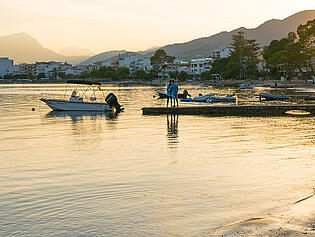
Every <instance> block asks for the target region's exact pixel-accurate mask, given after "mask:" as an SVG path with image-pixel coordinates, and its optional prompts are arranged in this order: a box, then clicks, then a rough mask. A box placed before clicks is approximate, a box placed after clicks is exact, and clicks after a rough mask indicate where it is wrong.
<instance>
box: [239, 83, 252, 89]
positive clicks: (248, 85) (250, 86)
mask: <svg viewBox="0 0 315 237" xmlns="http://www.w3.org/2000/svg"><path fill="white" fill-rule="evenodd" d="M254 87H255V85H251V84H240V85H239V87H238V88H239V89H253V88H254Z"/></svg>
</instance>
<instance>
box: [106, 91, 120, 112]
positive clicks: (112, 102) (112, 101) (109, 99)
mask: <svg viewBox="0 0 315 237" xmlns="http://www.w3.org/2000/svg"><path fill="white" fill-rule="evenodd" d="M105 101H106V103H107V104H108V105H109V106H111V107H114V108H115V109H116V112H121V111H123V108H121V105H120V104H119V103H118V100H117V97H116V96H115V95H114V94H113V93H109V94H108V95H107V96H106V98H105Z"/></svg>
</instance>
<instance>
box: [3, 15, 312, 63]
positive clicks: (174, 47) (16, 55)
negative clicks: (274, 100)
mask: <svg viewBox="0 0 315 237" xmlns="http://www.w3.org/2000/svg"><path fill="white" fill-rule="evenodd" d="M314 18H315V10H307V11H302V12H299V13H296V14H294V15H292V16H289V17H287V18H285V19H283V20H276V19H272V20H268V21H266V22H265V23H263V24H261V25H259V26H258V27H257V28H253V29H246V28H244V27H241V28H237V29H234V30H232V31H229V32H227V31H225V32H221V33H218V34H215V35H212V36H209V37H203V38H197V39H194V40H192V41H188V42H184V43H177V44H169V45H165V46H161V47H160V48H163V49H164V50H165V51H166V52H167V53H168V54H170V55H174V56H176V57H178V58H182V59H185V58H191V57H195V56H197V55H201V56H209V50H214V49H218V48H222V47H226V46H228V45H229V44H230V42H231V37H232V35H233V34H235V33H236V32H237V31H240V30H242V31H244V32H245V33H246V35H247V36H248V37H250V38H255V39H257V41H258V42H259V43H260V45H261V46H264V45H267V44H269V43H270V41H271V40H273V39H280V38H282V37H285V36H286V35H287V33H288V32H290V31H294V30H295V29H296V28H297V26H298V25H299V24H305V23H306V22H307V21H308V20H311V19H314ZM156 48H157V47H152V48H149V49H148V50H146V51H139V53H140V54H142V55H150V54H152V53H153V52H154V49H156ZM126 51H127V50H117V49H112V50H110V51H108V52H106V51H105V52H103V53H100V54H96V55H94V53H93V51H92V50H90V49H84V48H79V47H68V48H65V49H63V50H61V51H60V53H56V52H55V51H53V50H50V49H47V48H45V47H43V46H42V45H41V43H39V42H38V41H37V40H36V39H35V38H33V37H32V36H30V35H29V34H26V33H16V34H11V35H8V36H2V37H0V57H10V58H12V59H14V60H15V63H19V62H20V63H22V62H26V63H32V62H35V61H50V60H57V61H68V62H70V63H73V64H77V63H80V62H83V61H84V60H87V59H88V58H90V57H91V56H92V57H91V58H90V59H88V60H87V61H85V63H84V64H86V63H93V62H97V61H104V60H107V59H109V58H111V57H114V56H116V55H118V54H119V53H123V52H126ZM93 55H94V56H93Z"/></svg>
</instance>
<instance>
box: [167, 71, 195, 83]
mask: <svg viewBox="0 0 315 237" xmlns="http://www.w3.org/2000/svg"><path fill="white" fill-rule="evenodd" d="M169 76H170V77H171V78H173V79H177V80H179V81H186V80H188V79H190V78H191V77H192V76H190V75H188V73H187V72H185V71H181V72H179V71H175V72H170V73H169Z"/></svg>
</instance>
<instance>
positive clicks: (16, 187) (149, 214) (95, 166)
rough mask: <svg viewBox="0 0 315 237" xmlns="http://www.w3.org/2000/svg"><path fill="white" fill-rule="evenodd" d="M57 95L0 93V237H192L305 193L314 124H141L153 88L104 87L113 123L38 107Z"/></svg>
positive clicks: (186, 120)
mask: <svg viewBox="0 0 315 237" xmlns="http://www.w3.org/2000/svg"><path fill="white" fill-rule="evenodd" d="M64 88H65V86H64V85H1V86H0V115H1V116H0V236H21V235H23V236H78V235H80V236H195V235H196V236H198V235H201V234H202V233H203V232H204V231H207V230H208V229H210V228H214V227H218V226H222V225H227V224H229V223H232V222H235V221H240V220H244V219H247V218H251V217H257V216H263V215H267V214H269V213H273V212H276V211H277V210H279V209H281V208H285V207H286V206H287V205H289V204H290V203H292V202H294V201H296V200H297V199H299V198H302V197H304V196H305V195H307V194H309V193H310V192H312V188H314V187H315V170H314V165H315V148H314V144H315V118H314V117H254V118H252V117H249V118H244V117H206V116H143V115H142V114H141V108H142V107H144V106H158V105H164V104H165V100H158V99H156V98H153V95H154V94H155V91H156V90H157V89H161V88H158V87H115V86H110V85H109V86H107V87H104V89H105V91H106V93H108V92H114V93H115V94H116V95H117V96H118V98H119V100H120V102H121V104H123V105H124V107H125V112H124V113H121V114H120V115H118V116H117V117H112V116H108V115H104V114H93V113H73V112H72V113H66V112H51V110H50V109H49V108H48V107H47V106H46V105H45V104H44V103H42V102H40V101H39V99H40V98H41V97H42V96H52V97H55V96H58V95H59V96H60V95H62V94H63V91H64ZM181 89H183V88H181ZM188 90H189V91H190V92H191V93H192V94H193V95H197V94H198V93H199V92H202V93H209V92H211V91H212V90H210V89H209V88H203V87H198V86H194V87H192V86H190V87H188ZM215 92H222V93H223V94H226V93H228V91H218V90H216V91H215ZM32 108H35V111H32Z"/></svg>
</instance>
